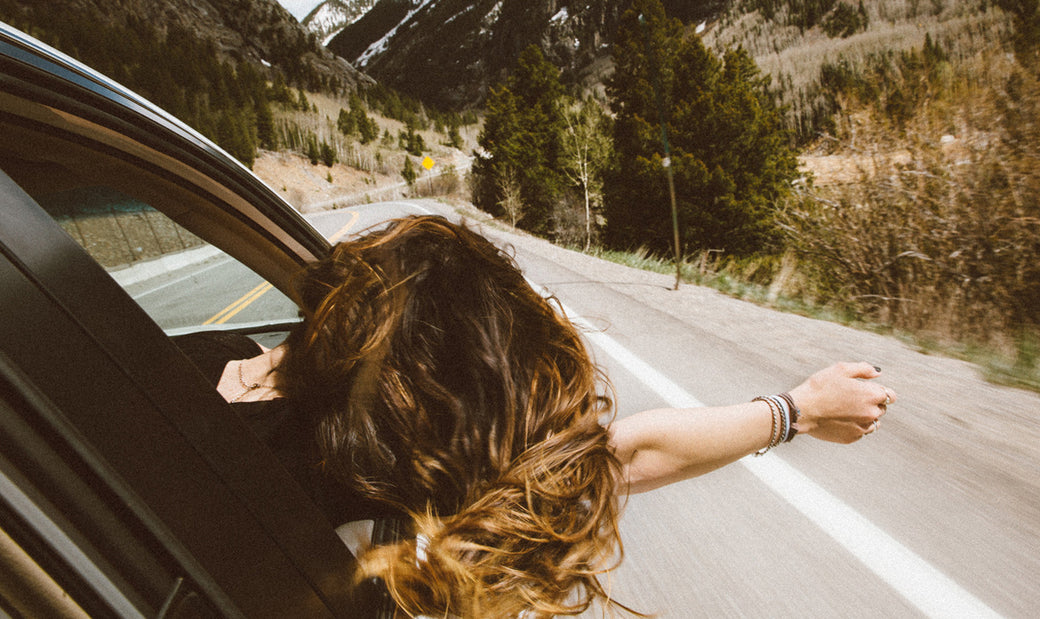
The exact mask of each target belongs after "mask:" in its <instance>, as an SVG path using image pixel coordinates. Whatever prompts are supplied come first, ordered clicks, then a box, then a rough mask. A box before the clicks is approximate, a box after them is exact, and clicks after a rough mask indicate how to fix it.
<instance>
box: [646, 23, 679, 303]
mask: <svg viewBox="0 0 1040 619" xmlns="http://www.w3.org/2000/svg"><path fill="white" fill-rule="evenodd" d="M639 25H640V26H642V29H643V35H644V41H645V43H646V55H647V58H648V59H649V61H650V76H651V78H652V81H653V86H654V103H655V104H656V105H657V118H658V122H660V124H661V144H662V145H663V146H664V160H663V161H662V162H661V164H662V166H663V167H664V171H665V176H667V177H668V195H669V197H670V198H671V200H672V234H673V236H674V240H675V287H674V288H672V290H678V289H679V282H680V281H681V280H682V273H681V271H680V267H679V265H680V262H681V261H682V257H681V253H680V250H679V210H678V208H677V207H676V205H675V178H674V173H673V172H672V153H671V147H669V145H668V124H667V123H666V122H665V116H664V105H663V104H662V103H661V84H660V82H661V77H660V73H659V72H658V69H657V57H656V56H655V55H654V50H653V48H652V47H651V46H650V26H649V25H648V24H647V23H646V17H644V16H643V14H642V13H640V14H639Z"/></svg>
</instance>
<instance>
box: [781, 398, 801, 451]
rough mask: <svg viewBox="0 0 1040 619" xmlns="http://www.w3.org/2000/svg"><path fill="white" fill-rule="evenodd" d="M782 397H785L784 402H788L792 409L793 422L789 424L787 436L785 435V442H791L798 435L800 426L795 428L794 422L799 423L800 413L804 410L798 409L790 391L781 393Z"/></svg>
mask: <svg viewBox="0 0 1040 619" xmlns="http://www.w3.org/2000/svg"><path fill="white" fill-rule="evenodd" d="M780 397H781V398H783V399H784V402H787V406H788V408H789V409H790V411H791V423H790V424H788V427H787V436H785V437H784V440H783V442H785V443H789V442H791V439H793V438H794V437H795V436H797V435H798V428H795V427H794V424H796V423H798V415H800V414H801V412H802V411H800V410H798V407H797V406H795V405H794V398H792V397H791V394H790V393H787V392H784V393H781V394H780Z"/></svg>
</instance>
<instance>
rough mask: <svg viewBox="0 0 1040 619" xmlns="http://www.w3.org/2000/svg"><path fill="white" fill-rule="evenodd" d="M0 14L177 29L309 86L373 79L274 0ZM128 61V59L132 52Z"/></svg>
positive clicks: (67, 4) (76, 1)
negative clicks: (309, 30)
mask: <svg viewBox="0 0 1040 619" xmlns="http://www.w3.org/2000/svg"><path fill="white" fill-rule="evenodd" d="M0 20H3V21H6V22H8V23H12V24H14V25H16V26H19V25H22V24H28V25H33V26H35V25H38V26H39V27H42V28H43V29H45V30H46V29H47V28H48V27H49V25H52V24H53V22H54V21H55V20H58V21H60V22H63V23H67V24H68V27H69V28H87V27H89V25H90V24H104V25H106V26H117V27H125V28H129V29H131V30H136V31H144V30H150V31H155V32H158V33H165V32H167V31H169V30H170V29H171V28H176V29H179V30H181V31H185V32H187V33H189V34H190V36H191V37H192V38H195V39H197V40H199V41H206V42H209V43H212V44H213V45H214V46H215V48H216V50H217V52H218V54H219V55H220V56H222V57H224V58H227V59H230V60H234V61H236V62H238V61H245V62H249V63H250V64H252V65H254V66H255V67H257V68H258V69H260V70H262V71H264V72H265V73H271V72H273V71H277V72H280V73H281V74H282V76H283V77H284V78H285V79H286V80H287V81H288V82H289V83H291V84H296V85H299V86H302V87H307V88H311V89H316V90H318V89H321V90H324V89H329V88H331V89H334V90H341V89H348V90H349V89H353V88H354V87H355V86H356V85H357V84H359V83H368V82H370V81H371V80H370V79H369V78H367V77H366V76H364V75H362V74H361V73H360V72H359V71H357V70H356V69H355V68H354V67H353V66H352V65H350V63H348V62H347V61H345V60H344V59H342V58H338V57H336V56H335V55H334V54H333V53H332V52H330V51H329V50H328V49H326V48H325V47H324V46H323V45H322V44H321V42H320V41H319V40H318V38H317V36H316V35H314V34H312V33H310V32H308V31H307V30H306V29H304V27H303V26H302V25H300V24H299V23H298V22H297V21H296V19H295V18H293V17H292V15H290V14H289V12H288V11H287V10H286V9H285V8H283V7H282V6H281V5H280V4H279V3H278V2H277V1H276V0H118V1H117V2H113V1H111V0H47V2H43V3H39V2H37V1H36V0H0ZM128 62H130V59H128Z"/></svg>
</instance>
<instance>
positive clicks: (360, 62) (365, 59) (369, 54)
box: [356, 0, 434, 67]
mask: <svg viewBox="0 0 1040 619" xmlns="http://www.w3.org/2000/svg"><path fill="white" fill-rule="evenodd" d="M433 1H434V0H420V2H419V4H418V5H417V6H416V7H415V8H413V9H412V10H410V11H408V14H407V15H405V16H404V19H402V20H401V21H400V22H399V23H398V24H397V25H396V26H394V27H393V28H391V29H390V30H389V31H388V32H387V33H386V34H385V35H383V38H381V39H379V40H378V41H376V42H375V43H373V44H371V45H369V46H368V49H366V50H365V52H364V53H363V54H361V56H359V57H358V59H357V63H356V64H357V66H359V67H364V66H366V65H368V63H369V62H370V61H371V60H372V59H373V58H375V57H376V56H378V55H379V54H381V53H383V52H385V51H386V49H387V47H388V46H389V45H390V40H391V39H393V38H394V35H396V34H397V31H398V30H400V29H401V26H404V25H405V24H407V23H408V22H409V21H410V20H411V19H412V17H414V16H415V14H416V13H418V12H419V11H421V10H423V9H424V8H426V5H428V4H430V3H432V2H433Z"/></svg>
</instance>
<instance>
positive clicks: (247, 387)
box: [231, 361, 277, 403]
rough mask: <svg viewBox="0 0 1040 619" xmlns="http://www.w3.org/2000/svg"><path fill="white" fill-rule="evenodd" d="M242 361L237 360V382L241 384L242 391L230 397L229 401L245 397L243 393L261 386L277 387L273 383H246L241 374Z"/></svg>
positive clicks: (233, 401) (232, 401)
mask: <svg viewBox="0 0 1040 619" xmlns="http://www.w3.org/2000/svg"><path fill="white" fill-rule="evenodd" d="M243 363H244V362H243V361H239V362H238V382H239V384H240V385H242V389H243V391H242V393H240V394H238V395H236V396H235V397H234V398H232V399H231V403H235V402H238V401H239V400H241V399H242V398H243V397H245V395H246V394H247V393H249V392H251V391H256V390H257V389H263V388H267V389H277V387H275V386H274V385H268V384H265V383H247V382H246V379H245V377H244V376H243V375H242V364H243Z"/></svg>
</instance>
